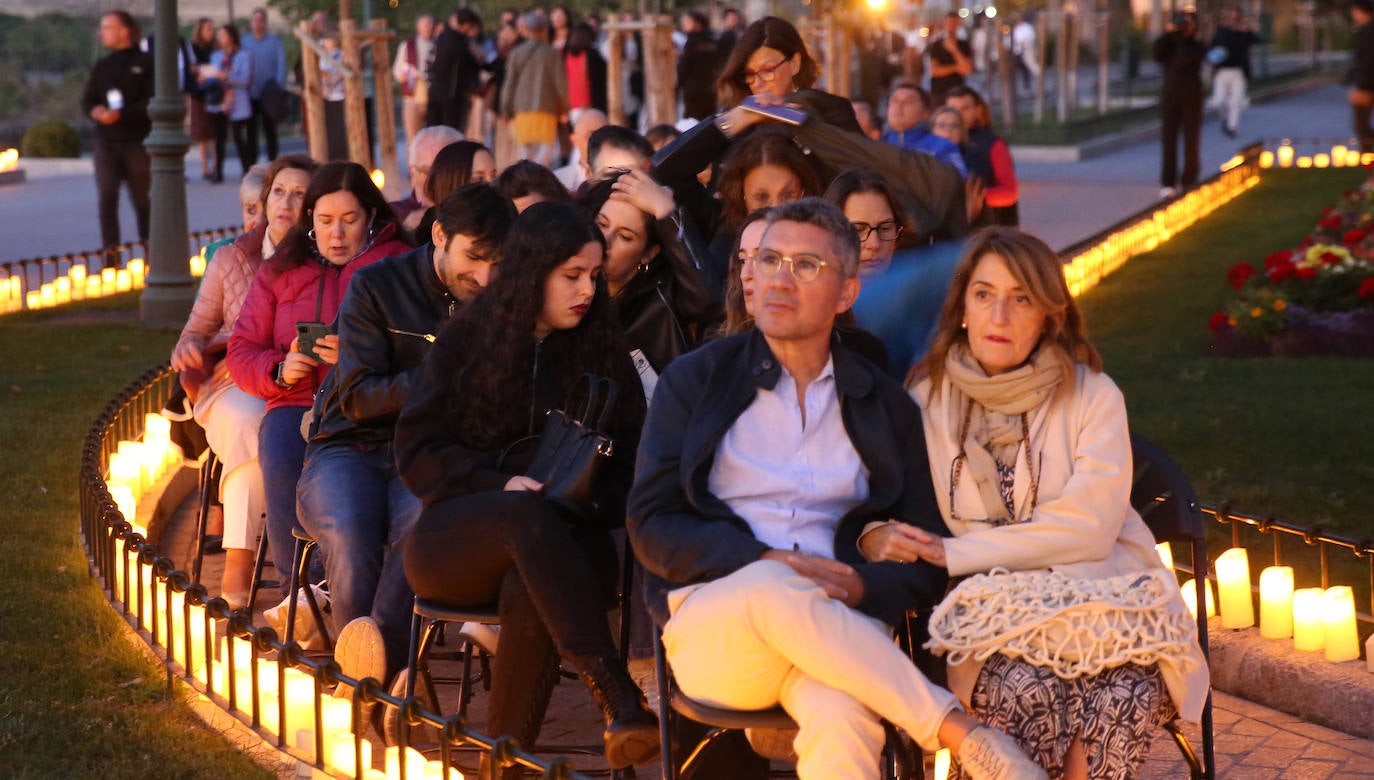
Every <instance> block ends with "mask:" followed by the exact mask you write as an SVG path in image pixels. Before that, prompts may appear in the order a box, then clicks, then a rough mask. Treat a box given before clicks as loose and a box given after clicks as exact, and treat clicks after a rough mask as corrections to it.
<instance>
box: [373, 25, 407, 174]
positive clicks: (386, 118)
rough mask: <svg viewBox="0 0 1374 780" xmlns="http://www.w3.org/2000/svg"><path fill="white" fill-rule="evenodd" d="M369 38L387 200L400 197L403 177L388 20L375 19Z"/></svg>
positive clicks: (378, 136)
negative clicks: (398, 160) (398, 157)
mask: <svg viewBox="0 0 1374 780" xmlns="http://www.w3.org/2000/svg"><path fill="white" fill-rule="evenodd" d="M369 26H370V27H371V28H372V29H371V32H370V33H369V35H368V37H369V38H370V39H371V40H372V61H373V62H374V63H376V65H375V67H373V69H372V73H373V81H374V83H375V84H376V94H377V143H378V144H379V145H380V146H381V150H380V151H381V158H382V166H381V167H382V174H383V175H384V176H385V177H386V189H385V193H386V196H387V199H388V200H395V199H396V198H398V197H399V196H400V184H401V174H400V171H399V170H398V169H397V167H396V102H395V98H394V97H392V92H391V68H390V67H389V63H390V62H391V51H390V48H389V47H388V45H387V43H388V41H390V40H391V33H389V32H387V30H386V20H385V19H373V20H372V21H371V23H370V24H369Z"/></svg>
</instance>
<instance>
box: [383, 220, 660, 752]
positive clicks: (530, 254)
mask: <svg viewBox="0 0 1374 780" xmlns="http://www.w3.org/2000/svg"><path fill="white" fill-rule="evenodd" d="M604 244H605V240H604V239H603V238H602V235H601V231H599V230H597V228H596V225H595V224H593V223H592V221H591V219H590V217H588V216H586V215H585V214H584V213H582V211H581V210H580V209H578V208H577V207H575V206H572V205H569V204H562V203H536V204H535V205H533V206H530V207H529V208H528V209H526V210H525V211H524V212H523V213H522V214H521V215H520V216H519V217H518V218H517V219H516V221H515V224H514V226H513V227H512V229H511V232H510V235H509V237H508V238H507V239H506V241H505V243H504V244H503V245H502V248H501V273H500V275H499V276H497V278H496V281H494V282H492V284H491V286H490V287H489V288H488V289H487V291H486V292H485V293H483V294H482V295H481V296H480V297H479V298H478V299H477V301H476V302H475V303H473V304H472V305H471V306H469V307H467V308H465V309H464V310H463V312H462V313H461V314H459V315H458V317H457V318H456V319H455V320H454V321H453V322H452V323H450V324H449V325H448V326H447V327H445V328H444V330H443V332H442V333H441V334H440V335H439V339H438V341H437V342H436V343H435V344H434V346H433V348H432V349H431V350H430V353H429V355H428V357H427V358H426V359H425V363H424V365H423V367H422V369H421V376H420V377H419V378H418V379H417V381H416V382H415V384H414V386H413V388H412V390H411V392H410V396H409V398H408V399H407V401H406V406H405V409H404V411H402V413H401V417H400V420H399V421H398V423H397V425H396V441H395V446H396V463H397V466H398V467H399V470H400V474H401V478H402V480H403V481H404V482H405V484H406V487H407V488H409V489H410V491H411V492H412V493H414V494H415V495H416V496H417V497H419V498H420V500H421V501H423V502H424V507H425V508H424V510H423V512H422V514H421V515H420V519H419V521H418V522H417V523H416V526H415V528H414V530H413V531H412V532H411V534H410V536H409V537H407V539H406V542H405V569H406V578H407V579H408V580H409V581H410V585H411V587H412V588H413V589H414V591H415V593H416V595H417V596H420V597H421V598H429V599H435V600H437V601H441V602H443V603H449V604H455V605H464V606H479V605H489V604H493V603H495V604H496V605H497V606H498V608H499V611H500V615H501V648H500V652H499V653H497V654H496V658H495V663H494V668H493V673H492V694H491V700H490V703H489V704H488V709H487V733H488V734H491V735H493V736H499V735H502V734H512V735H514V736H515V737H517V738H518V739H519V740H520V743H521V744H524V745H532V744H534V741H535V738H536V737H537V736H538V734H539V728H540V725H541V722H542V720H543V717H544V710H545V708H546V707H547V706H548V701H549V696H550V695H551V694H552V690H553V685H554V684H555V683H556V682H557V680H558V660H559V657H560V656H561V657H562V659H563V660H564V661H565V662H566V663H567V664H568V665H569V666H571V667H572V668H574V669H576V670H577V672H578V674H579V675H581V677H582V681H583V682H584V683H585V684H586V685H587V688H588V689H589V690H590V691H591V693H592V695H593V697H594V698H595V699H596V701H597V703H598V704H599V705H600V707H601V709H602V712H603V714H604V716H605V719H606V732H605V741H606V758H607V761H608V762H610V764H611V766H613V767H617V768H619V767H625V766H629V765H631V764H638V763H643V762H645V761H649V760H652V759H653V758H654V757H655V756H656V755H657V754H658V721H657V719H656V718H655V717H654V715H653V714H652V713H651V712H649V711H648V710H647V709H646V707H645V704H644V699H643V697H642V695H641V694H640V693H639V690H638V688H636V687H635V685H634V682H633V681H632V680H631V679H630V676H629V674H628V673H627V672H626V670H625V666H624V664H622V663H621V662H620V661H619V659H618V657H617V655H616V649H615V645H614V643H613V642H612V640H611V634H610V629H609V627H608V625H607V622H606V615H605V610H606V608H607V606H608V605H609V604H610V603H611V602H613V601H614V594H615V583H616V572H617V566H616V563H617V562H616V554H615V547H614V545H613V543H612V541H611V537H610V533H609V529H610V528H611V527H613V526H619V525H621V524H622V523H623V522H624V508H625V496H626V494H627V493H628V491H629V487H630V483H631V481H632V477H633V466H634V453H635V449H636V447H637V445H638V439H639V429H640V426H641V425H642V423H643V420H644V397H643V394H642V393H641V392H640V387H639V380H638V378H637V377H636V375H635V371H634V366H633V365H632V364H631V362H630V357H629V354H628V349H627V347H626V345H625V338H624V335H623V333H622V332H621V328H620V324H619V322H618V321H617V320H616V312H615V309H614V306H613V304H612V301H611V296H610V292H609V291H608V290H607V287H606V282H605V278H604V275H603V257H604V254H605V248H604ZM587 373H593V374H597V375H600V376H604V377H609V378H611V379H613V380H614V381H615V382H616V383H617V385H618V389H619V393H618V396H617V400H616V402H615V404H614V406H613V407H612V409H611V410H610V413H609V415H608V416H607V420H606V425H605V430H604V432H605V433H606V434H607V435H609V436H610V437H611V438H612V439H613V440H614V445H613V448H612V455H611V457H610V458H609V460H608V461H607V462H606V463H605V465H604V468H603V469H602V470H601V472H600V473H599V474H598V475H597V479H596V485H595V487H594V491H593V492H594V494H595V507H596V508H595V510H594V511H593V512H591V513H590V516H583V515H581V514H579V513H576V512H574V511H572V510H569V509H566V508H563V507H561V506H560V505H558V504H556V503H554V502H553V501H550V500H548V499H547V498H545V496H544V495H543V494H542V492H541V491H542V490H543V485H541V484H540V483H538V482H536V481H535V480H534V479H532V478H530V477H528V476H525V472H526V469H527V467H528V466H529V465H530V462H531V460H532V458H533V452H532V449H533V447H523V446H519V445H517V446H515V447H512V446H511V445H512V444H516V443H517V442H521V440H524V439H526V437H532V436H535V435H537V434H538V433H539V432H540V430H541V428H542V426H543V420H544V417H545V414H546V413H547V412H548V411H549V410H551V409H557V408H562V407H563V406H564V404H565V399H567V398H568V397H569V395H570V393H571V392H572V391H573V390H574V389H575V387H576V386H577V385H578V383H579V381H580V380H581V379H582V377H583V376H584V375H585V374H587Z"/></svg>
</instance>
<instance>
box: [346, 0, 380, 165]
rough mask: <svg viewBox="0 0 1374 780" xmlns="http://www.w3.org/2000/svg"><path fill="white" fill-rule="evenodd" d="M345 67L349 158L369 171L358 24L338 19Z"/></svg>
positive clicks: (370, 150)
mask: <svg viewBox="0 0 1374 780" xmlns="http://www.w3.org/2000/svg"><path fill="white" fill-rule="evenodd" d="M339 35H340V38H341V43H342V48H343V64H344V67H346V68H348V70H349V71H351V75H349V76H346V77H345V78H344V121H345V123H346V125H347V130H348V159H350V160H352V161H353V162H355V163H358V164H359V165H361V166H363V167H364V168H366V169H368V170H369V171H371V170H372V145H371V143H369V141H368V138H367V97H366V96H365V95H364V94H363V63H362V57H361V56H360V54H359V51H358V35H357V23H356V22H354V21H353V20H352V19H340V20H339Z"/></svg>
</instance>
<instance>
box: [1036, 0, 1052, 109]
mask: <svg viewBox="0 0 1374 780" xmlns="http://www.w3.org/2000/svg"><path fill="white" fill-rule="evenodd" d="M1045 16H1046V15H1045V14H1043V13H1041V14H1036V15H1035V61H1036V62H1038V63H1040V72H1039V73H1036V74H1035V109H1034V111H1035V123H1036V124H1037V125H1038V124H1040V123H1041V122H1043V121H1045V69H1046V68H1048V67H1049V66H1050V64H1049V62H1047V61H1046V59H1045V55H1046V54H1047V53H1048V52H1049V46H1050V42H1049V41H1048V40H1047V39H1048V38H1049V32H1050V26H1049V24H1048V20H1047V19H1046V18H1045Z"/></svg>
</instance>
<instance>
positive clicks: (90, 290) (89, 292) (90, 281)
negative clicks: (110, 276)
mask: <svg viewBox="0 0 1374 780" xmlns="http://www.w3.org/2000/svg"><path fill="white" fill-rule="evenodd" d="M86 297H87V298H99V297H100V277H99V276H88V277H86Z"/></svg>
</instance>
